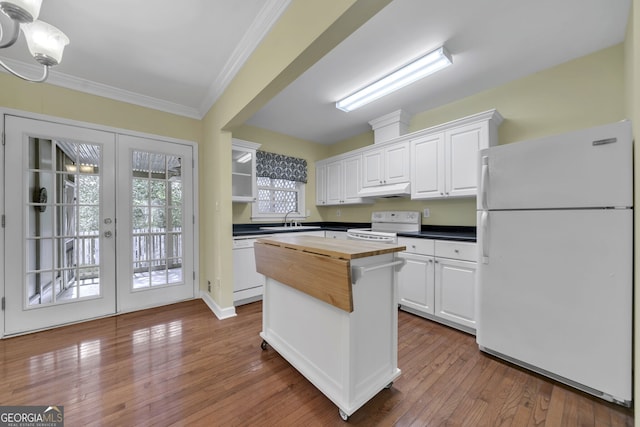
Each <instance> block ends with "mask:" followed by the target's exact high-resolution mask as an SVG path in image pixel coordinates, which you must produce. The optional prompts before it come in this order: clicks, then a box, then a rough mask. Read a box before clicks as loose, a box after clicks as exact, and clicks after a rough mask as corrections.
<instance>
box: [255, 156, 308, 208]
mask: <svg viewBox="0 0 640 427" xmlns="http://www.w3.org/2000/svg"><path fill="white" fill-rule="evenodd" d="M256 175H257V178H256V180H257V187H258V198H257V200H256V202H255V203H253V205H252V218H254V219H278V220H281V219H282V218H283V217H284V216H285V215H286V214H287V213H288V212H299V213H300V214H299V215H293V214H292V215H289V216H288V218H291V219H294V218H295V219H300V218H303V217H304V214H303V212H304V209H305V203H304V194H305V183H306V181H307V161H306V160H304V159H298V158H295V157H289V156H284V155H282V154H275V153H267V152H264V151H258V152H257V153H256Z"/></svg>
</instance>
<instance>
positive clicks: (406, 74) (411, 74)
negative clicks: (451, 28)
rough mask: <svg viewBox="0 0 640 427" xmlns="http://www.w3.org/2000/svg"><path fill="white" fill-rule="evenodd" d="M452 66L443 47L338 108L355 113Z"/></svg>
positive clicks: (364, 90)
mask: <svg viewBox="0 0 640 427" xmlns="http://www.w3.org/2000/svg"><path fill="white" fill-rule="evenodd" d="M451 64H452V61H451V55H450V54H449V52H447V50H446V49H445V48H444V46H441V47H439V48H438V49H436V50H434V51H431V52H429V53H427V54H426V55H424V56H422V57H420V58H418V59H416V60H415V61H413V62H411V63H409V64H407V65H405V66H404V67H402V68H400V69H398V70H396V71H394V72H393V73H391V74H389V75H388V76H386V77H383V78H382V79H380V80H378V81H377V82H375V83H373V84H370V85H369V86H367V87H365V88H363V89H360V90H359V91H357V92H356V93H354V94H353V95H349V96H347V97H346V98H344V99H342V100H340V101H338V102H336V108H337V109H339V110H342V111H347V112H348V111H353V110H355V109H356V108H360V107H362V106H363V105H365V104H368V103H369V102H371V101H374V100H376V99H378V98H381V97H383V96H385V95H388V94H390V93H391V92H393V91H396V90H398V89H400V88H403V87H405V86H407V85H409V84H411V83H413V82H415V81H417V80H420V79H421V78H423V77H426V76H428V75H430V74H433V73H435V72H436V71H439V70H442V69H443V68H445V67H448V66H449V65H451Z"/></svg>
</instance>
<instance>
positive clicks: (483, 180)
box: [480, 156, 489, 209]
mask: <svg viewBox="0 0 640 427" xmlns="http://www.w3.org/2000/svg"><path fill="white" fill-rule="evenodd" d="M488 185H489V156H482V171H481V175H480V206H481V207H482V209H488V207H487V192H488V190H489V189H488V188H487V186H488Z"/></svg>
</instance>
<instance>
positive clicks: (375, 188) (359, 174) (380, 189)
mask: <svg viewBox="0 0 640 427" xmlns="http://www.w3.org/2000/svg"><path fill="white" fill-rule="evenodd" d="M502 120H503V119H502V116H501V115H500V113H498V111H496V110H489V111H485V112H482V113H478V114H474V115H471V116H468V117H463V118H461V119H458V120H454V121H451V122H448V123H444V124H441V125H437V126H433V127H430V128H427V129H422V130H420V131H417V132H412V133H408V134H405V135H401V136H399V137H396V138H394V139H392V140H389V141H386V142H381V143H378V144H374V145H372V146H369V147H365V148H360V149H358V150H354V151H350V152H348V153H345V154H342V155H340V156H335V157H331V158H329V159H325V160H321V161H319V162H317V163H316V179H317V180H318V183H317V188H316V191H317V193H316V204H317V205H319V206H322V205H338V204H344V203H367V202H369V203H370V202H372V201H373V198H375V197H386V196H393V195H397V196H405V195H408V194H409V188H410V191H411V198H412V199H435V198H446V197H473V196H475V195H476V191H477V186H478V184H477V180H478V178H477V175H478V174H477V170H478V164H477V162H478V159H477V157H478V151H479V150H481V149H483V148H487V147H490V146H493V145H496V144H497V143H498V126H500V123H502ZM345 159H350V160H345ZM349 162H351V163H349ZM358 194H359V197H358Z"/></svg>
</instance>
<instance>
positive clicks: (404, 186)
mask: <svg viewBox="0 0 640 427" xmlns="http://www.w3.org/2000/svg"><path fill="white" fill-rule="evenodd" d="M410 195H411V184H410V183H409V182H401V183H399V184H389V185H376V186H375V187H364V188H361V189H360V191H358V196H360V197H369V198H375V197H407V196H410Z"/></svg>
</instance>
